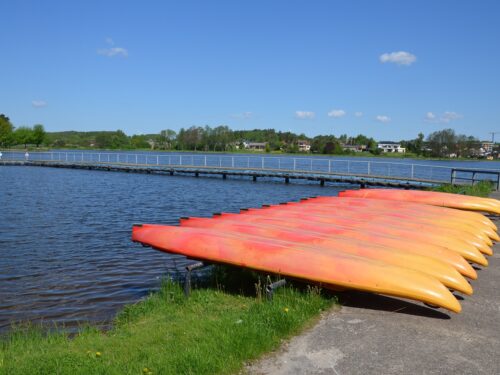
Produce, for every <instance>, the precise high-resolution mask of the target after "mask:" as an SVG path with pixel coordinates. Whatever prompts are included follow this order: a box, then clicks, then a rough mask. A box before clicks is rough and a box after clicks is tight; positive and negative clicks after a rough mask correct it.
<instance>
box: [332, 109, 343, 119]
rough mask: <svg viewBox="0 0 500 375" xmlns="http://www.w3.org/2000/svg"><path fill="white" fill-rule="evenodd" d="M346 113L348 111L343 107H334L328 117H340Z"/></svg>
mask: <svg viewBox="0 0 500 375" xmlns="http://www.w3.org/2000/svg"><path fill="white" fill-rule="evenodd" d="M345 115H346V111H344V110H343V109H332V110H331V111H330V112H328V117H334V118H340V117H344V116H345Z"/></svg>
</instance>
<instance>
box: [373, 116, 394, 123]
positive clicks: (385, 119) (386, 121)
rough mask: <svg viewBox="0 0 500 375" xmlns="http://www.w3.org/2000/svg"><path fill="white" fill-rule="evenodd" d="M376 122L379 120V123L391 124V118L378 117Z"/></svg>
mask: <svg viewBox="0 0 500 375" xmlns="http://www.w3.org/2000/svg"><path fill="white" fill-rule="evenodd" d="M375 120H377V121H378V122H381V123H383V124H387V123H388V122H391V118H390V117H389V116H385V115H378V116H377V117H375Z"/></svg>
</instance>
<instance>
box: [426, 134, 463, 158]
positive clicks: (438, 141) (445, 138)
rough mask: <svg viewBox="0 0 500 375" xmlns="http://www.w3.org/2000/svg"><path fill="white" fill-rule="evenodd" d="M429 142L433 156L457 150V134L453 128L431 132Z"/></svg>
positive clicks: (444, 154) (445, 154)
mask: <svg viewBox="0 0 500 375" xmlns="http://www.w3.org/2000/svg"><path fill="white" fill-rule="evenodd" d="M427 144H428V145H429V148H430V149H431V155H432V156H439V157H443V156H447V155H450V154H453V153H456V152H457V150H456V144H457V135H456V134H455V131H454V130H453V129H443V130H439V131H436V132H433V133H431V134H429V136H428V137H427Z"/></svg>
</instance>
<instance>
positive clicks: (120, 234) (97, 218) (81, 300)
mask: <svg viewBox="0 0 500 375" xmlns="http://www.w3.org/2000/svg"><path fill="white" fill-rule="evenodd" d="M344 188H345V186H336V187H335V186H332V185H330V186H328V185H327V186H325V187H323V188H321V187H319V186H318V184H317V183H315V184H306V183H304V184H300V185H299V184H297V183H293V184H290V185H285V184H283V183H282V182H273V181H267V182H258V183H253V182H250V181H249V179H248V178H243V179H241V180H239V179H234V178H233V179H228V180H225V181H223V180H221V179H220V178H198V179H196V178H191V177H175V176H174V177H171V176H158V175H141V174H126V173H111V172H98V171H83V170H70V169H52V168H36V167H1V166H0V331H2V330H3V331H5V330H6V329H7V328H8V327H9V326H10V324H11V322H13V321H26V320H30V321H34V322H37V323H39V322H42V323H51V324H52V323H57V324H64V325H65V326H67V327H69V328H71V327H75V326H77V325H78V324H79V323H82V322H90V323H92V324H102V323H105V322H107V321H109V320H110V319H112V317H113V316H114V315H115V313H116V312H117V311H118V310H119V309H120V308H121V307H123V305H124V304H127V303H133V302H136V301H138V300H139V299H141V298H143V297H144V296H145V295H147V294H148V292H149V291H151V290H153V289H154V288H156V287H158V285H159V280H160V279H161V277H162V276H164V275H167V274H169V273H170V274H172V273H174V272H175V270H176V269H180V268H182V267H183V266H185V265H186V264H187V262H186V261H185V260H184V259H183V258H182V257H179V256H172V255H168V254H165V253H160V252H157V251H154V250H152V249H150V248H143V247H142V246H140V245H138V244H134V243H132V242H131V241H130V234H131V226H132V224H133V223H141V222H143V223H164V224H177V222H178V218H179V217H180V216H210V215H211V214H212V213H213V212H219V211H233V212H236V211H237V210H238V209H239V208H241V207H258V206H260V205H262V204H264V203H279V202H282V201H290V200H297V199H299V198H301V197H304V196H310V195H335V194H336V193H337V192H338V191H339V190H342V189H344Z"/></svg>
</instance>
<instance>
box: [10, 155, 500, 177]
mask: <svg viewBox="0 0 500 375" xmlns="http://www.w3.org/2000/svg"><path fill="white" fill-rule="evenodd" d="M2 160H28V161H43V162H67V163H85V164H97V163H99V164H126V165H132V166H134V165H135V166H150V167H151V166H158V167H198V168H224V169H238V170H262V171H283V172H296V173H314V174H321V173H324V174H342V175H355V176H366V177H387V178H391V179H403V180H404V179H407V180H422V181H435V182H449V181H450V176H451V174H452V171H453V167H446V166H439V165H425V164H416V163H405V162H387V161H373V160H353V159H332V158H327V157H325V158H314V157H302V158H297V157H293V156H253V155H252V156H250V155H241V156H240V155H234V156H233V155H203V154H167V153H163V154H154V153H118V152H116V153H115V152H85V151H84V152H77V151H68V152H56V151H54V152H30V153H28V155H26V154H25V153H23V152H9V151H3V156H2ZM463 169H464V170H470V171H474V170H475V169H474V168H463ZM496 172H498V171H496ZM477 178H478V179H489V176H488V175H487V174H486V175H481V174H478V175H477Z"/></svg>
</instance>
